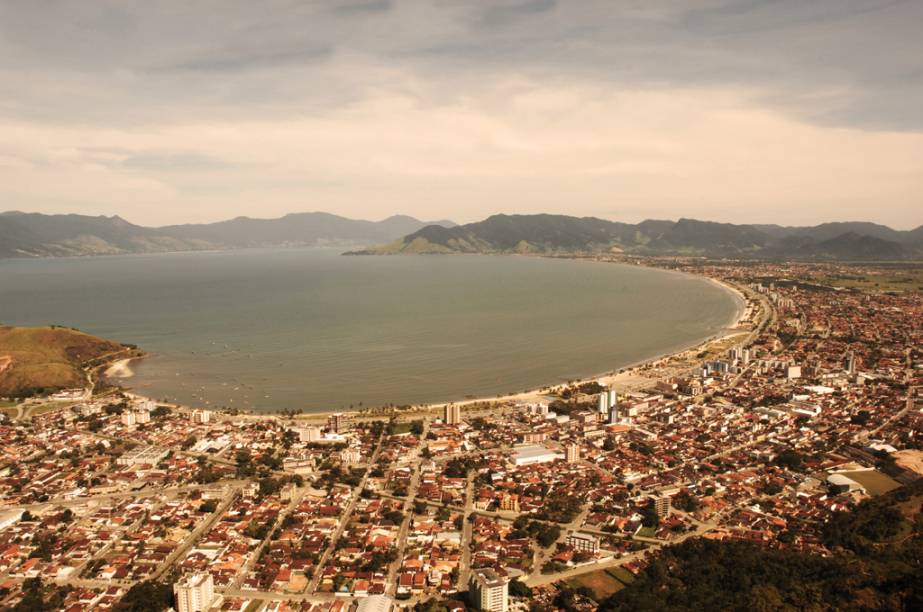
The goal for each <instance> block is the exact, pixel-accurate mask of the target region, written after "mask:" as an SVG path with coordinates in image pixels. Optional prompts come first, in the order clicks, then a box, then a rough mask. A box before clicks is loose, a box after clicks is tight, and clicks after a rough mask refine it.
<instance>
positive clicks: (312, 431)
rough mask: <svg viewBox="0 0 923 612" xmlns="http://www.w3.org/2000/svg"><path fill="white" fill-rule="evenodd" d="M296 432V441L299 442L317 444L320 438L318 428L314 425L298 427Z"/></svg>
mask: <svg viewBox="0 0 923 612" xmlns="http://www.w3.org/2000/svg"><path fill="white" fill-rule="evenodd" d="M296 431H297V432H298V439H299V440H300V441H301V442H317V441H318V440H320V438H321V431H320V427H316V426H314V425H308V426H307V427H300V428H298V429H297V430H296Z"/></svg>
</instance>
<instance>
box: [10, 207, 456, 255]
mask: <svg viewBox="0 0 923 612" xmlns="http://www.w3.org/2000/svg"><path fill="white" fill-rule="evenodd" d="M452 225H454V224H453V223H452V222H451V221H434V222H426V221H420V220H418V219H414V218H413V217H408V216H404V215H395V216H393V217H389V218H387V219H385V220H384V221H377V222H376V221H362V220H357V219H347V218H345V217H340V216H337V215H332V214H329V213H324V212H310V213H295V214H290V215H286V216H284V217H281V218H278V219H252V218H249V217H237V218H236V219H230V220H228V221H221V222H218V223H204V224H191V225H171V226H167V227H143V226H140V225H135V224H133V223H129V222H128V221H125V220H124V219H122V218H121V217H118V216H115V217H93V216H85V215H43V214H39V213H22V212H15V211H13V212H5V213H0V257H54V256H78V255H115V254H124V253H160V252H169V251H196V250H216V249H241V248H253V247H279V246H322V245H333V246H362V245H370V244H377V243H381V242H387V241H392V240H395V239H397V238H399V237H401V236H404V235H406V234H409V233H412V232H415V231H417V230H419V229H421V228H423V227H427V226H431V227H432V226H452Z"/></svg>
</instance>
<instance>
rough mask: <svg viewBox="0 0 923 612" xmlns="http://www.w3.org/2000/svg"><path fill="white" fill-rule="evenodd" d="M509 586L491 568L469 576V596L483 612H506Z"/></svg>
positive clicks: (504, 579) (506, 581)
mask: <svg viewBox="0 0 923 612" xmlns="http://www.w3.org/2000/svg"><path fill="white" fill-rule="evenodd" d="M509 589H510V584H509V580H507V578H506V577H505V576H501V575H500V574H498V573H497V572H496V571H495V570H494V569H492V568H483V569H478V570H474V572H473V574H472V575H471V595H472V597H473V601H475V602H477V605H478V608H480V609H481V610H484V612H507V610H508V609H509V606H510V595H509Z"/></svg>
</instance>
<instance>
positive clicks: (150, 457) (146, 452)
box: [115, 446, 170, 466]
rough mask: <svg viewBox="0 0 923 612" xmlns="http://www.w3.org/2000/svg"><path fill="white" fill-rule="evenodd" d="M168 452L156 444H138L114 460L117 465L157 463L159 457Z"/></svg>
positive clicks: (161, 457) (163, 456)
mask: <svg viewBox="0 0 923 612" xmlns="http://www.w3.org/2000/svg"><path fill="white" fill-rule="evenodd" d="M169 453H170V451H169V450H167V449H165V448H158V447H156V446H139V447H137V448H134V449H132V450H130V451H128V452H127V453H125V454H123V455H122V456H121V457H119V458H118V459H116V460H115V462H116V463H117V464H118V465H122V466H131V465H139V464H147V465H157V464H158V463H159V462H160V460H161V459H163V458H165V457H166V456H167V455H168V454H169Z"/></svg>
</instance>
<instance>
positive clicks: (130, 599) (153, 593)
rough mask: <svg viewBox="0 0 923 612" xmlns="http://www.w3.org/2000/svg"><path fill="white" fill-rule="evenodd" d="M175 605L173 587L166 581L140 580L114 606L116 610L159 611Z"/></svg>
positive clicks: (127, 611)
mask: <svg viewBox="0 0 923 612" xmlns="http://www.w3.org/2000/svg"><path fill="white" fill-rule="evenodd" d="M172 605H173V589H172V588H171V587H170V585H169V584H167V583H164V582H151V581H149V580H148V581H145V582H139V583H138V584H136V585H134V586H133V587H131V588H130V589H128V593H126V594H125V597H123V598H122V600H121V601H120V602H119V603H118V604H116V605H115V607H113V611H114V612H159V611H160V610H166V609H168V608H170V607H172Z"/></svg>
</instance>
